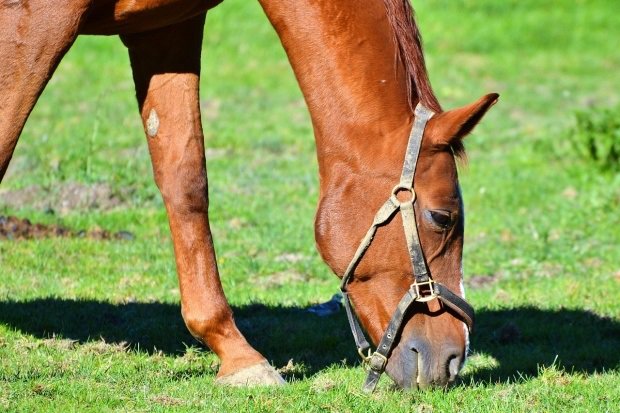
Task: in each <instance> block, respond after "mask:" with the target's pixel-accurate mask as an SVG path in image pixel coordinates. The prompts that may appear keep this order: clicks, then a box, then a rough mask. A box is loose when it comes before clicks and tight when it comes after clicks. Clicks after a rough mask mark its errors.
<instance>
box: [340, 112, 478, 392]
mask: <svg viewBox="0 0 620 413" xmlns="http://www.w3.org/2000/svg"><path fill="white" fill-rule="evenodd" d="M414 114H415V120H414V122H413V127H412V129H411V133H410V134H409V142H408V144H407V152H406V153H405V161H404V164H403V170H402V173H401V176H400V181H399V183H398V184H397V185H396V186H395V187H394V188H393V189H392V194H391V196H390V197H389V199H388V200H387V201H386V202H385V203H384V204H383V206H381V208H379V211H377V213H376V215H375V217H374V219H373V222H372V225H371V226H370V229H368V232H367V233H366V236H364V238H363V239H362V242H361V243H360V245H359V247H358V248H357V251H356V252H355V255H354V256H353V259H352V260H351V262H350V263H349V266H348V267H347V269H346V271H345V273H344V275H343V277H342V282H341V284H340V290H341V291H342V294H343V298H344V308H345V310H346V313H347V319H348V320H349V326H350V327H351V332H352V333H353V338H354V340H355V344H356V346H357V350H358V353H359V354H360V356H361V357H362V359H363V361H364V363H367V364H368V366H369V371H368V377H367V378H366V382H365V383H364V386H363V390H364V391H366V392H372V391H374V389H375V387H376V386H377V383H378V382H379V378H380V377H381V374H382V373H383V372H384V371H385V367H386V365H387V361H388V357H389V354H390V352H391V351H392V349H393V348H394V343H395V340H396V337H397V335H398V333H399V332H400V330H401V328H402V324H403V320H404V318H405V314H406V313H407V311H408V310H409V308H410V307H411V306H412V304H413V303H414V302H416V301H417V302H426V301H430V300H433V299H435V298H437V299H439V300H440V301H441V302H442V303H444V304H445V305H446V306H447V307H449V308H450V309H452V310H453V311H454V312H456V314H457V315H458V316H459V317H460V318H461V319H462V320H463V321H464V322H465V324H467V327H468V328H469V330H470V331H471V330H472V328H473V324H474V309H473V308H472V307H471V306H470V305H469V304H468V303H467V302H466V301H465V300H464V299H462V298H461V297H459V296H458V295H457V294H454V293H453V292H452V291H450V290H449V289H448V288H447V287H445V286H444V285H443V284H440V283H438V282H436V281H434V280H433V279H432V278H431V276H430V274H429V271H428V267H427V266H426V261H425V259H424V253H423V251H422V247H421V246H420V238H419V236H418V228H417V222H416V217H415V210H414V204H415V201H416V194H415V191H414V190H413V178H414V175H415V169H416V165H417V162H418V157H419V155H420V148H421V146H422V137H423V135H424V129H425V128H426V124H427V123H428V121H429V119H430V118H431V117H432V116H433V115H434V113H433V112H432V111H430V110H429V109H427V108H426V107H424V106H422V105H421V104H418V105H417V106H416V108H415V112H414ZM402 192H407V193H409V194H410V196H409V199H408V200H406V201H400V200H399V199H398V198H397V194H399V193H402ZM398 211H400V213H401V215H402V221H403V229H404V231H405V238H406V240H407V250H408V252H409V258H410V261H411V267H412V269H413V276H414V281H413V283H412V284H411V286H410V287H409V290H408V291H407V292H406V293H405V295H404V296H403V297H402V298H401V300H400V302H399V303H398V306H397V307H396V310H395V311H394V314H393V315H392V318H391V320H390V323H389V324H388V327H387V329H386V331H385V332H384V334H383V337H382V338H381V341H380V342H379V345H378V346H377V349H376V350H375V352H374V353H372V355H371V354H370V344H369V343H368V340H366V337H365V336H364V331H363V330H362V327H361V326H360V323H359V321H358V319H357V317H356V316H355V313H354V312H353V310H352V306H351V301H350V298H349V293H348V291H347V285H348V283H349V281H350V280H351V278H352V277H353V274H354V272H355V268H356V267H357V265H358V264H359V262H360V261H361V259H362V257H363V256H364V253H365V252H366V250H367V249H368V247H370V244H371V243H372V240H373V238H374V236H375V234H376V232H377V228H378V227H380V226H382V225H384V224H386V223H387V222H388V221H389V220H390V219H391V218H392V216H394V214H396V212H398ZM366 351H368V355H365V354H364V353H366Z"/></svg>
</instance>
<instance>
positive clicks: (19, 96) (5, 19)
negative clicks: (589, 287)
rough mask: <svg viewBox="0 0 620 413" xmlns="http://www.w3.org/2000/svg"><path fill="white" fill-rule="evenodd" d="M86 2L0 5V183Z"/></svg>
mask: <svg viewBox="0 0 620 413" xmlns="http://www.w3.org/2000/svg"><path fill="white" fill-rule="evenodd" d="M91 1H92V0H75V1H49V0H38V1H37V0H31V1H0V181H2V177H3V176H4V174H5V172H6V170H7V168H8V166H9V161H10V160H11V157H12V156H13V151H14V150H15V146H16V145H17V140H18V138H19V135H20V134H21V131H22V129H23V127H24V124H25V123H26V119H27V118H28V115H29V114H30V111H31V110H32V108H33V106H34V104H35V102H36V101H37V99H38V98H39V95H40V94H41V92H42V91H43V88H44V87H45V85H46V84H47V81H48V80H49V79H50V77H51V76H52V73H53V72H54V70H55V69H56V66H58V63H59V62H60V59H61V58H62V56H64V54H65V53H66V51H67V50H68V49H69V47H70V46H71V44H73V41H74V40H75V38H76V37H77V35H78V30H79V27H80V24H81V23H82V21H83V18H84V16H85V14H86V12H87V11H88V8H89V6H90V4H91Z"/></svg>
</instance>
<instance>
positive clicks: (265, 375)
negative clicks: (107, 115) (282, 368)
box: [215, 361, 286, 387]
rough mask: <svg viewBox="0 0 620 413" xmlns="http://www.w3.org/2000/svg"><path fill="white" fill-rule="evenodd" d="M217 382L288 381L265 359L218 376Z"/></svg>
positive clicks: (256, 383)
mask: <svg viewBox="0 0 620 413" xmlns="http://www.w3.org/2000/svg"><path fill="white" fill-rule="evenodd" d="M215 383H216V384H221V385H224V386H236V387H241V386H281V385H283V384H286V381H284V379H283V378H282V376H280V373H278V372H277V371H276V369H274V368H273V367H271V365H270V364H269V363H268V362H266V361H263V362H262V363H259V364H254V365H253V366H250V367H246V368H244V369H241V370H239V371H237V372H235V373H231V374H227V375H226V376H222V377H218V378H217V379H216V380H215Z"/></svg>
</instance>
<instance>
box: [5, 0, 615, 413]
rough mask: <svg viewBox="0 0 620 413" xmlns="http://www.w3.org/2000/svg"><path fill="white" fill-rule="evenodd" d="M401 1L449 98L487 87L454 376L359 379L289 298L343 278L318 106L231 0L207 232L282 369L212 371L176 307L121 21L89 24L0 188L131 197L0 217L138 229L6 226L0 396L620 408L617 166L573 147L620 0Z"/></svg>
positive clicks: (123, 406)
mask: <svg viewBox="0 0 620 413" xmlns="http://www.w3.org/2000/svg"><path fill="white" fill-rule="evenodd" d="M416 6H417V7H416V9H417V15H418V21H419V24H420V26H421V30H422V33H423V34H424V39H425V44H426V54H427V59H428V65H429V71H430V75H431V78H432V81H433V84H434V86H435V89H436V91H437V94H438V97H439V99H440V101H441V102H442V104H443V106H444V107H446V108H450V107H455V106H459V105H462V104H465V103H467V102H469V101H472V100H474V99H475V98H477V97H478V96H480V95H482V94H484V93H487V92H491V91H496V92H499V93H500V94H501V99H500V103H499V104H498V105H497V106H496V107H494V108H493V110H492V111H491V113H490V114H489V115H488V116H487V118H486V119H485V120H484V122H483V123H482V124H481V125H480V126H479V127H478V128H477V130H476V132H475V133H474V135H473V136H471V137H469V138H468V139H467V146H468V152H469V159H470V162H469V164H468V165H467V166H466V167H463V168H462V170H461V183H462V186H463V192H464V198H465V203H466V209H467V224H466V243H465V255H464V258H465V272H466V279H468V278H469V279H472V278H473V277H474V276H475V277H476V278H477V279H478V280H480V279H488V280H490V281H492V282H489V283H486V284H483V283H476V286H477V287H476V286H471V287H470V288H469V289H468V299H469V300H470V301H471V303H472V304H473V305H474V307H475V308H476V309H477V312H478V320H477V321H478V328H477V330H476V333H475V335H474V336H473V338H472V352H473V354H472V357H471V358H470V361H469V363H468V365H467V366H466V370H465V373H464V376H463V380H462V383H461V384H460V385H458V386H457V387H456V388H454V389H452V390H451V391H449V392H443V391H439V390H437V391H427V392H416V393H402V392H399V391H395V390H392V389H391V388H390V386H389V383H388V380H387V379H385V378H384V379H383V381H382V383H381V386H380V388H379V390H378V392H377V393H376V394H374V395H371V396H368V395H364V394H362V393H361V392H360V389H359V387H360V385H361V382H362V380H363V376H364V372H363V370H362V369H361V367H359V365H358V363H357V359H356V355H355V352H354V350H353V341H352V339H351V337H349V332H348V327H347V325H346V320H345V317H344V315H343V314H340V315H338V316H334V317H331V318H327V319H316V318H314V316H313V315H311V314H309V313H307V312H305V311H303V308H304V307H306V306H308V305H309V304H311V303H316V302H320V301H325V300H327V299H329V297H330V296H331V294H332V293H333V292H334V291H335V290H336V288H337V281H336V279H335V278H334V277H333V276H332V274H331V273H330V271H329V270H328V269H327V267H326V266H325V265H324V264H323V263H322V261H321V259H320V258H319V256H318V254H317V252H316V251H315V249H314V240H313V229H312V223H313V213H314V208H315V202H316V199H317V196H318V182H317V167H316V160H315V153H314V142H313V138H312V130H311V126H310V121H309V118H308V115H307V113H306V109H305V107H304V105H303V100H302V97H301V94H300V92H299V90H298V88H297V86H296V82H295V79H294V77H293V75H292V72H291V70H290V68H289V66H288V63H287V61H286V58H285V55H284V52H283V51H282V49H281V46H280V45H279V42H278V39H277V37H276V35H275V33H274V32H273V30H272V29H271V27H270V26H269V24H268V22H267V20H266V18H265V17H264V16H263V15H262V11H261V10H260V7H259V5H258V4H257V3H255V2H247V1H242V0H227V1H226V2H224V4H223V5H221V6H220V7H218V8H217V9H215V10H214V11H212V12H211V13H210V14H209V16H208V18H207V29H206V33H205V40H204V48H203V51H204V52H203V67H204V69H203V74H204V75H203V80H202V100H203V107H204V109H203V117H204V119H205V135H206V143H207V147H208V148H209V149H208V153H207V156H208V158H209V161H208V166H209V178H210V197H211V218H212V226H213V231H214V236H215V242H216V247H217V251H218V255H219V263H220V267H221V272H222V277H223V284H224V288H225V290H226V293H227V295H228V297H229V299H230V301H231V303H232V305H233V306H235V311H236V314H237V319H238V323H239V325H240V328H241V329H242V330H244V331H245V332H246V334H247V336H248V338H249V339H250V341H251V342H252V343H253V344H255V345H256V347H257V348H258V349H259V350H261V351H262V352H263V353H264V354H265V355H266V356H267V357H268V358H269V359H270V360H272V361H273V362H274V364H275V365H276V366H277V367H283V366H285V365H287V363H288V361H289V359H292V360H293V362H292V364H291V365H290V366H289V367H288V368H287V369H286V370H287V376H288V378H289V379H290V380H291V385H290V386H287V387H286V388H282V389H243V390H239V389H227V388H221V387H216V386H214V385H213V381H214V375H215V372H216V370H217V359H216V358H215V357H214V356H213V355H212V354H211V353H210V352H208V351H206V350H203V349H201V348H199V347H198V346H197V344H196V343H195V342H194V340H193V339H192V338H191V336H190V335H189V334H188V333H187V332H186V330H185V328H184V325H183V322H182V320H181V317H180V311H179V305H178V300H179V294H178V290H177V285H176V274H175V270H174V261H173V256H172V246H171V243H170V239H169V234H168V227H167V221H166V217H165V213H164V210H163V206H162V202H161V200H160V198H159V195H158V193H157V190H156V188H155V185H154V184H153V183H152V179H151V172H150V163H149V159H148V152H147V149H146V144H145V142H144V137H143V135H142V132H141V126H140V121H139V118H138V115H137V109H136V104H135V100H134V97H133V86H132V81H131V73H130V70H129V64H128V59H127V56H126V53H125V51H124V50H123V46H122V45H121V43H120V41H119V40H118V39H116V38H101V37H83V38H80V39H79V40H78V41H77V43H76V45H75V47H74V48H73V49H72V50H71V51H70V52H69V54H68V55H67V57H66V58H65V60H64V61H63V63H62V64H61V65H60V67H59V69H58V72H57V73H56V75H55V76H54V78H53V80H52V81H51V83H50V85H49V86H48V88H47V90H46V91H45V93H44V95H43V97H42V98H41V100H40V102H39V104H38V105H37V107H36V108H35V110H34V112H33V114H32V116H31V118H30V120H29V122H28V124H27V126H26V129H25V130H24V133H23V136H22V138H21V141H20V143H19V145H18V148H17V151H16V154H15V157H14V160H13V163H12V165H11V168H10V171H9V175H8V176H7V177H6V178H5V180H4V182H3V183H2V189H1V191H12V190H16V189H20V188H28V187H31V186H33V185H38V186H39V191H40V193H41V194H42V195H41V196H45V194H46V193H48V192H53V191H55V190H57V189H58V188H60V187H62V186H63V185H66V184H67V183H71V182H78V183H83V184H85V185H90V184H93V183H105V184H107V185H109V186H111V187H112V189H113V190H114V191H115V192H116V193H118V194H123V200H124V203H123V204H122V205H121V206H119V207H118V208H114V209H111V210H102V209H96V208H95V209H87V210H84V209H82V210H75V211H61V210H59V209H57V211H56V213H55V214H51V213H49V211H47V212H46V211H45V210H44V209H41V208H39V209H37V208H33V207H31V206H29V205H23V207H22V208H20V209H11V208H7V207H2V206H1V205H0V214H15V215H19V216H21V217H28V218H30V219H31V220H32V221H36V222H44V223H54V224H62V225H65V226H68V227H71V228H89V227H94V226H100V227H102V228H105V229H108V230H110V231H118V230H128V231H131V232H133V233H134V234H135V235H136V240H135V241H130V242H127V241H105V242H102V241H92V240H84V239H70V240H67V239H45V240H38V241H21V242H8V241H0V272H1V274H0V275H1V278H0V279H1V282H0V410H10V411H28V412H30V411H63V412H64V411H97V412H99V411H113V410H123V411H127V410H129V411H158V410H171V409H175V410H180V411H184V410H186V411H196V410H205V411H364V412H375V411H377V412H378V411H412V410H414V411H457V410H462V411H481V412H487V411H498V412H505V411H516V412H520V411H528V412H529V411H550V412H553V411H569V410H570V411H584V412H585V411H588V412H590V411H618V406H619V405H620V356H619V354H620V353H618V348H620V249H618V245H619V244H620V230H618V228H620V215H619V214H618V210H619V207H620V175H619V174H613V173H601V172H600V171H599V170H598V169H597V168H595V167H594V166H592V165H589V164H587V163H585V162H584V161H582V160H581V158H578V157H571V156H569V154H570V151H567V150H566V149H567V145H569V142H568V134H569V131H570V128H571V126H572V125H573V123H574V116H573V113H574V112H575V111H576V110H583V109H587V107H589V106H590V105H593V104H595V105H597V106H601V107H605V106H612V105H615V104H617V103H618V95H617V93H616V92H617V86H618V85H619V84H620V71H618V70H616V69H617V68H618V67H620V55H619V54H618V53H617V50H616V49H617V46H616V44H615V43H614V42H613V41H612V40H611V39H617V38H620V26H618V24H617V12H618V11H619V10H618V6H617V5H615V4H614V2H609V1H588V2H585V1H581V2H570V3H569V2H563V1H559V0H557V1H553V2H546V3H545V4H542V3H540V2H535V1H530V0H528V1H509V2H508V1H507V2H497V1H492V0H485V1H476V2H472V1H464V0H463V1H458V2H455V1H448V0H442V1H439V0H434V1H427V2H421V1H420V2H417V3H416ZM247 188H251V189H252V190H251V194H252V195H251V196H249V197H247V198H246V201H247V202H246V203H244V204H243V205H242V204H240V203H238V202H237V199H238V196H239V193H240V191H245V190H246V189H247ZM290 254H295V255H294V257H295V259H294V260H293V261H294V262H289V261H287V260H286V259H283V258H285V257H286V256H288V255H290ZM479 277H487V278H479ZM479 284H483V285H479ZM474 287H475V288H474Z"/></svg>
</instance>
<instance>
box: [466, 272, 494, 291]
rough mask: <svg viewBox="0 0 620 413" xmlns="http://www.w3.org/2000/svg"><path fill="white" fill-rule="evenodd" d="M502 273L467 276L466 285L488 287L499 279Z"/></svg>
mask: <svg viewBox="0 0 620 413" xmlns="http://www.w3.org/2000/svg"><path fill="white" fill-rule="evenodd" d="M499 278H500V275H499V274H493V275H473V276H471V277H465V285H466V286H467V287H469V288H473V289H478V288H484V287H488V286H490V285H493V284H495V283H496V282H497V281H499Z"/></svg>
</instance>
